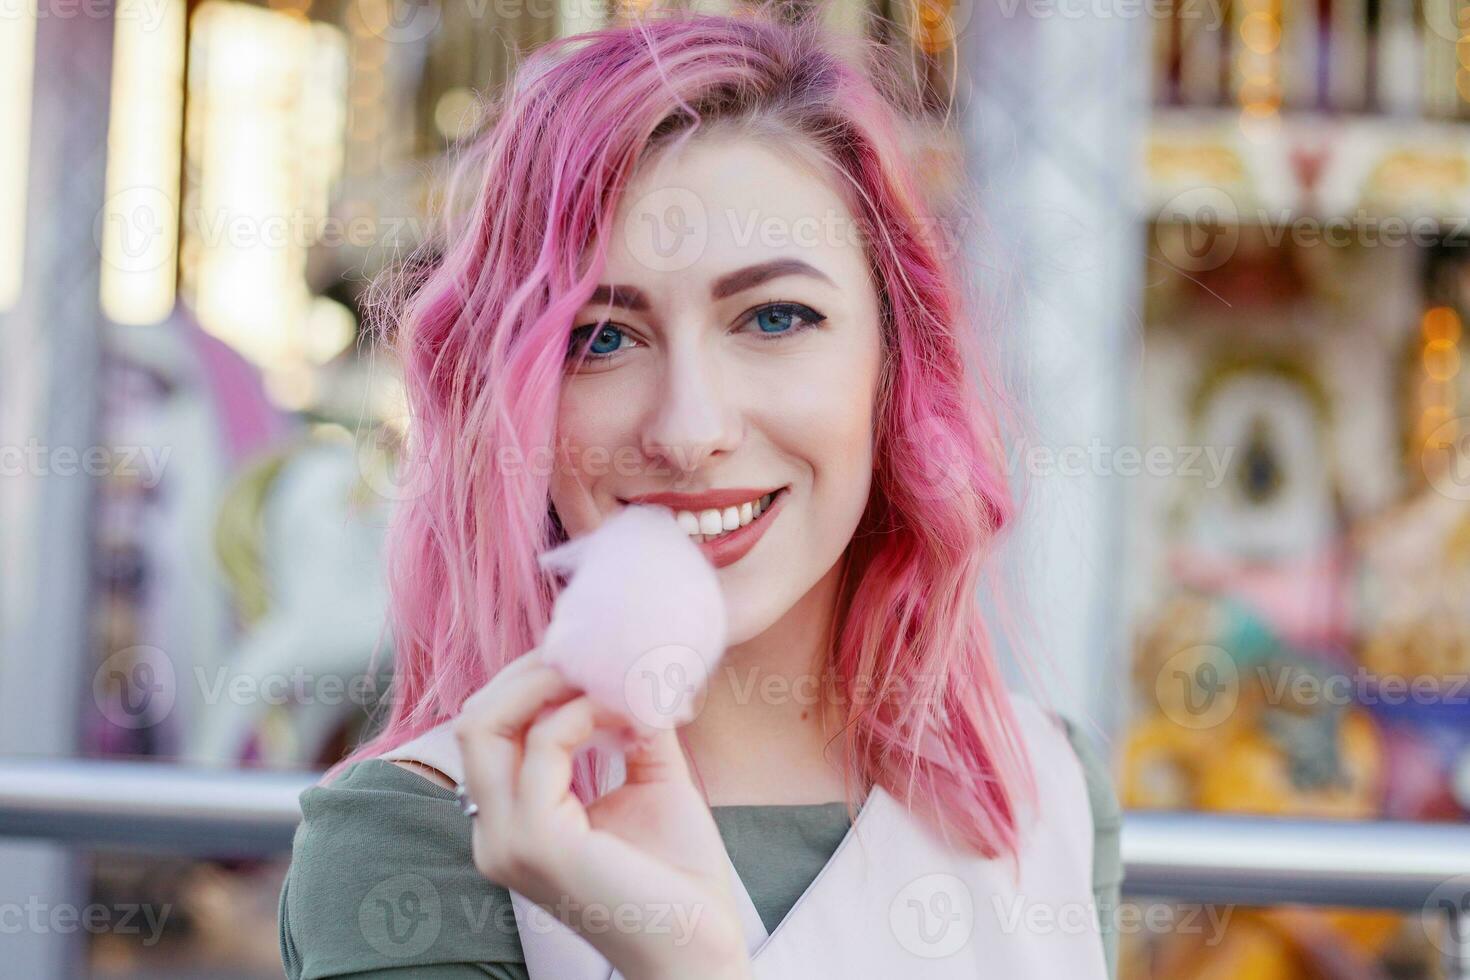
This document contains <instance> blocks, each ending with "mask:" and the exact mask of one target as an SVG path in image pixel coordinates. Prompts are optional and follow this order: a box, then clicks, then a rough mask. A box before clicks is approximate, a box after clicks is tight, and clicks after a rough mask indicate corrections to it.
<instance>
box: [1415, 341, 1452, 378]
mask: <svg viewBox="0 0 1470 980" xmlns="http://www.w3.org/2000/svg"><path fill="white" fill-rule="evenodd" d="M1423 361H1424V373H1425V375H1427V376H1428V377H1429V378H1430V380H1432V381H1448V380H1449V379H1450V378H1453V377H1454V376H1455V375H1456V374H1459V373H1460V348H1459V347H1457V346H1455V344H1454V343H1452V342H1451V341H1448V340H1431V341H1430V342H1429V343H1427V344H1425V345H1424V355H1423Z"/></svg>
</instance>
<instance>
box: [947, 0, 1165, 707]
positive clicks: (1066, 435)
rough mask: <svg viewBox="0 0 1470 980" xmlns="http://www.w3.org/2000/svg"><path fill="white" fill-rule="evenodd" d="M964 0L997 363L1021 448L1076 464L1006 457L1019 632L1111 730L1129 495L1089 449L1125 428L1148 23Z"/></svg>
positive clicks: (966, 81)
mask: <svg viewBox="0 0 1470 980" xmlns="http://www.w3.org/2000/svg"><path fill="white" fill-rule="evenodd" d="M960 4H961V6H960V8H959V9H958V12H957V14H958V16H959V17H960V18H961V19H966V18H967V22H966V23H961V24H959V25H958V26H959V27H960V28H961V33H960V40H959V42H958V43H959V44H960V58H961V76H962V81H961V93H960V99H961V106H960V110H961V119H962V125H963V127H964V130H965V143H966V149H967V155H968V159H969V166H970V171H971V178H972V180H974V181H975V182H976V183H977V186H978V192H979V198H980V203H981V206H982V208H983V210H984V215H983V218H984V221H983V224H984V226H985V231H984V233H983V235H982V236H979V237H978V238H977V240H976V241H975V243H974V244H975V247H976V253H975V261H976V266H975V268H976V275H978V276H981V277H983V282H984V288H985V289H986V290H987V291H988V292H989V293H991V294H992V295H993V296H994V297H995V298H996V299H997V300H998V301H999V302H998V308H999V309H1000V310H1002V311H1003V313H1004V316H1005V322H1004V323H1003V324H1001V329H1002V330H1004V331H1005V333H1006V335H1007V337H1008V341H1007V346H1008V352H1009V355H1010V356H1009V358H1008V360H1009V363H1008V369H1009V370H1010V372H1011V374H1012V375H1013V378H1014V379H1015V381H1016V383H1017V384H1018V386H1019V388H1020V390H1021V393H1022V396H1023V400H1024V402H1025V405H1026V408H1027V410H1028V412H1029V413H1030V417H1031V419H1032V421H1033V424H1034V430H1035V436H1034V439H1033V440H1032V441H1031V442H1030V443H1027V444H1025V445H1022V446H1020V447H1019V448H1021V449H1022V450H1025V449H1029V448H1031V447H1037V446H1040V447H1049V448H1050V449H1051V450H1052V451H1053V452H1057V451H1060V450H1062V449H1064V448H1066V447H1076V448H1075V449H1074V450H1073V456H1074V457H1075V456H1076V455H1077V454H1079V453H1080V455H1081V457H1082V459H1083V461H1084V466H1083V467H1082V469H1083V470H1084V471H1085V472H1083V473H1081V474H1078V475H1065V474H1063V473H1061V472H1060V467H1059V466H1057V465H1055V464H1054V465H1053V466H1052V467H1051V469H1050V472H1046V471H1045V470H1046V467H1045V466H1044V465H1043V466H1038V467H1031V466H1028V463H1027V458H1028V457H1027V455H1026V454H1025V453H1024V452H1023V453H1021V454H1019V455H1018V456H1016V457H1015V458H1016V462H1017V466H1016V469H1015V471H1014V472H1015V476H1016V478H1017V479H1018V480H1021V481H1023V488H1024V487H1025V486H1026V485H1029V499H1028V500H1027V506H1026V508H1025V510H1024V511H1023V514H1022V521H1021V525H1020V526H1019V527H1018V528H1017V534H1016V537H1015V539H1014V541H1013V543H1012V547H1011V548H1010V549H1009V551H1008V554H1007V559H1008V561H1009V562H1010V563H1011V564H1010V570H1011V572H1012V573H1013V577H1015V578H1017V579H1019V581H1020V582H1021V583H1022V593H1023V595H1024V597H1025V604H1024V607H1023V608H1024V611H1025V613H1026V616H1027V617H1028V618H1029V620H1030V622H1031V623H1033V624H1034V629H1033V630H1031V636H1032V642H1034V643H1035V645H1036V646H1037V648H1039V649H1044V650H1045V651H1046V652H1047V653H1048V654H1049V655H1050V656H1051V658H1052V659H1053V661H1054V662H1055V663H1056V665H1057V667H1058V668H1059V672H1060V675H1061V678H1060V679H1061V681H1062V683H1061V684H1060V685H1055V686H1052V685H1049V687H1050V688H1051V696H1052V697H1053V698H1054V699H1055V701H1056V703H1057V705H1058V706H1059V707H1061V708H1062V709H1063V710H1067V711H1070V712H1074V713H1085V714H1086V715H1088V716H1090V717H1091V718H1092V719H1094V720H1096V721H1097V722H1098V723H1099V724H1100V725H1102V726H1104V728H1106V729H1109V730H1111V729H1113V728H1114V727H1115V726H1116V724H1117V722H1118V721H1119V720H1120V715H1121V710H1122V706H1123V705H1124V704H1126V699H1127V697H1128V681H1127V673H1128V672H1127V649H1126V638H1125V633H1124V630H1125V627H1126V624H1125V623H1124V622H1123V617H1122V612H1123V593H1124V589H1123V574H1124V569H1122V568H1121V567H1120V561H1121V557H1122V554H1123V548H1122V543H1123V535H1124V533H1125V529H1124V527H1123V518H1124V507H1123V504H1124V494H1125V493H1127V492H1128V487H1127V484H1126V482H1125V481H1124V480H1122V479H1120V478H1118V477H1110V476H1107V475H1105V474H1104V473H1103V472H1102V471H1103V470H1104V469H1105V467H1100V466H1095V465H1094V464H1093V462H1092V458H1093V456H1094V455H1095V454H1094V453H1091V452H1089V447H1090V446H1092V445H1093V444H1094V440H1095V441H1096V444H1099V445H1100V446H1102V447H1107V448H1112V447H1117V446H1119V445H1120V444H1122V443H1124V442H1126V441H1127V440H1128V439H1129V438H1130V435H1129V432H1130V426H1129V425H1128V422H1127V418H1128V400H1129V396H1130V390H1129V388H1130V384H1131V381H1130V379H1131V377H1132V375H1133V372H1134V367H1135V365H1136V363H1137V359H1138V354H1139V344H1140V333H1141V327H1142V324H1141V281H1142V272H1143V263H1144V246H1145V230H1144V226H1143V224H1142V222H1141V220H1140V218H1139V215H1138V212H1137V208H1136V206H1135V203H1134V202H1135V201H1136V200H1137V199H1138V186H1137V185H1138V184H1139V182H1140V180H1141V178H1142V174H1141V161H1142V151H1141V147H1142V140H1143V135H1144V127H1145V125H1146V123H1147V118H1148V109H1149V105H1148V101H1147V99H1148V86H1147V79H1148V65H1149V50H1148V39H1149V37H1150V34H1151V31H1152V27H1153V24H1152V22H1151V21H1150V20H1149V19H1148V18H1147V15H1146V12H1145V11H1146V9H1147V5H1141V4H1130V3H1127V2H1124V0H1118V2H1117V3H1116V8H1115V9H1113V10H1110V11H1109V10H1105V9H1102V8H1106V7H1109V6H1113V5H1112V4H1109V3H1107V2H1106V0H1105V2H1104V3H1103V4H1101V5H1098V4H1091V5H1082V4H1065V3H1063V4H1054V3H1037V4H1032V3H1026V4H1023V3H1018V2H1002V3H981V2H980V0H960ZM1038 462H1040V463H1042V464H1044V463H1045V457H1044V456H1042V457H1039V458H1038ZM1028 470H1032V472H1028ZM1012 676H1013V678H1014V677H1015V676H1016V675H1015V674H1014V673H1013V674H1012Z"/></svg>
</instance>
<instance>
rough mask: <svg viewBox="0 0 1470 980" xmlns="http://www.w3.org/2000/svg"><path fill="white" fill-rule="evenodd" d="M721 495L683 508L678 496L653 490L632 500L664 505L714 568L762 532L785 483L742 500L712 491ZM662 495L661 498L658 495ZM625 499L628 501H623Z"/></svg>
mask: <svg viewBox="0 0 1470 980" xmlns="http://www.w3.org/2000/svg"><path fill="white" fill-rule="evenodd" d="M712 495H713V496H717V497H724V498H725V499H723V500H718V499H717V500H716V501H714V502H715V503H718V504H720V506H717V507H700V508H697V509H696V508H684V507H679V506H678V504H680V503H684V501H682V500H677V499H667V498H670V497H674V498H676V496H677V495H674V494H666V495H665V494H653V495H649V497H647V498H638V499H637V500H635V501H633V502H638V503H652V504H658V505H660V506H663V507H667V508H668V509H669V510H670V511H671V512H672V513H673V515H674V519H675V520H676V521H678V524H679V527H680V529H681V530H683V531H684V533H686V534H688V535H689V538H690V540H691V541H693V542H694V543H695V544H696V545H698V546H699V550H700V551H702V552H704V555H705V557H706V558H708V559H709V560H710V562H711V563H712V564H713V565H714V566H715V567H716V568H724V567H725V566H726V565H731V564H734V563H735V562H737V561H739V560H740V559H741V558H744V557H745V555H746V554H747V553H748V552H749V551H750V549H752V548H754V547H755V545H756V542H758V541H759V540H760V539H761V536H762V535H764V534H765V533H766V528H767V527H769V526H770V525H771V523H772V522H773V521H774V520H775V519H776V515H777V514H779V513H780V511H781V509H782V506H783V505H784V504H785V502H786V498H787V497H788V496H790V488H789V487H779V488H777V489H776V490H773V491H771V492H769V493H764V494H760V493H754V494H752V496H750V497H749V498H748V499H746V500H739V498H738V497H736V498H735V499H731V497H733V496H734V494H733V492H717V493H715V494H712ZM660 497H663V498H665V499H659V498H660ZM624 502H625V503H627V502H629V501H624Z"/></svg>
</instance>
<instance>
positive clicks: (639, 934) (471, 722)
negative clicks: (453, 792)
mask: <svg viewBox="0 0 1470 980" xmlns="http://www.w3.org/2000/svg"><path fill="white" fill-rule="evenodd" d="M598 730H604V731H609V732H612V733H613V734H615V735H618V736H620V737H623V738H627V739H631V733H630V732H629V730H628V728H627V725H626V723H625V722H624V721H623V720H621V719H619V718H617V717H615V716H612V715H610V714H608V713H606V712H604V711H602V710H601V709H599V708H597V707H596V706H595V705H594V704H593V703H592V701H591V700H590V699H589V698H587V697H586V696H585V695H583V694H582V693H581V692H580V691H579V690H577V689H576V688H573V687H571V686H569V685H568V684H567V683H566V682H565V681H564V680H563V679H562V677H561V674H560V673H558V672H557V671H556V670H555V669H553V668H551V667H548V666H546V665H545V664H543V663H542V662H541V659H540V654H539V651H535V650H533V651H532V652H530V653H528V654H526V655H525V656H524V657H521V658H520V659H518V660H516V661H515V662H513V663H512V664H510V665H509V666H507V667H506V668H505V669H503V670H502V671H501V672H500V673H499V674H497V675H496V676H495V677H494V678H493V679H492V680H491V681H490V683H488V684H486V685H485V687H483V688H482V689H480V690H479V691H477V692H475V693H474V694H473V695H471V696H470V698H469V699H468V700H467V701H466V702H465V704H464V708H463V710H462V711H461V712H460V715H459V717H458V718H457V719H456V720H455V723H454V734H455V738H456V740H457V741H458V743H459V747H460V751H461V753H462V754H463V756H464V762H465V774H464V780H465V787H466V792H467V793H468V794H469V796H470V798H471V799H472V800H473V801H474V802H475V803H476V804H477V805H478V806H479V808H480V809H479V812H478V814H477V815H476V816H475V818H474V823H475V826H474V834H473V845H474V857H475V867H476V868H477V869H478V870H479V871H480V873H481V874H483V875H485V876H486V877H487V878H490V879H491V880H493V881H495V882H496V883H498V884H500V885H503V886H505V887H507V888H511V889H514V890H515V891H517V892H519V893H520V894H522V895H525V896H526V897H527V898H529V899H531V900H532V901H535V902H537V903H538V904H540V905H541V906H542V907H544V908H546V909H548V911H550V912H551V913H552V914H553V915H556V916H557V917H558V918H559V919H561V920H562V921H563V922H565V923H566V924H567V925H569V926H571V927H572V928H574V929H576V930H577V931H578V932H580V933H581V934H582V935H583V936H585V937H586V939H587V941H588V942H590V943H591V944H592V945H593V946H594V947H595V948H596V949H597V950H598V952H600V953H601V954H602V955H603V956H604V957H605V958H606V959H607V960H608V961H609V962H610V963H611V964H612V965H613V966H614V967H616V968H617V969H618V971H619V972H620V973H622V974H623V976H625V977H627V978H629V980H635V978H636V980H665V978H668V980H673V978H685V977H693V976H697V977H711V978H720V980H724V978H729V980H743V978H746V977H749V976H750V973H749V960H748V956H747V954H746V950H745V938H744V935H743V932H742V930H741V927H740V919H739V916H738V915H737V914H736V911H735V901H734V896H733V893H732V892H731V883H730V880H729V872H728V867H727V862H726V858H725V854H724V842H723V841H722V840H721V838H720V833H719V829H718V828H717V827H716V826H715V822H714V818H713V817H712V816H711V815H710V812H709V808H708V807H707V806H706V805H705V802H704V799H703V798H702V796H701V795H700V793H699V791H698V790H697V789H696V788H695V786H694V783H693V781H692V779H691V778H690V773H689V765H688V762H687V760H686V759H685V758H684V752H683V749H682V747H681V746H680V745H679V740H678V737H677V735H676V733H675V732H674V731H672V730H667V731H660V732H658V733H657V734H655V735H653V736H652V737H649V738H645V739H643V740H640V741H637V742H634V743H633V745H632V747H631V748H630V749H629V750H628V752H627V780H626V782H625V783H624V784H623V785H622V786H621V787H619V788H618V789H616V790H614V791H613V792H611V793H609V794H607V795H605V796H603V797H601V798H600V799H598V800H596V801H595V802H594V803H592V804H591V806H587V807H584V806H583V805H582V803H581V801H580V800H578V799H577V797H576V795H575V794H573V793H572V791H571V781H572V757H573V753H574V751H575V750H576V748H577V746H578V745H580V744H581V743H582V742H583V741H585V740H586V739H587V738H588V737H590V736H591V735H592V734H593V733H594V732H595V731H598ZM584 918H585V922H584ZM587 924H590V925H591V927H592V928H590V929H588V928H584V925H587Z"/></svg>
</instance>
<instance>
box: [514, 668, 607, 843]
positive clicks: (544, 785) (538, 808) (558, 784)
mask: <svg viewBox="0 0 1470 980" xmlns="http://www.w3.org/2000/svg"><path fill="white" fill-rule="evenodd" d="M596 727H597V711H596V709H595V708H594V707H593V704H592V699H591V698H588V697H586V696H585V695H583V696H582V697H578V698H573V699H572V700H570V701H568V702H567V703H566V704H563V705H562V706H560V707H559V708H556V709H554V710H552V711H549V712H547V714H546V715H545V716H543V717H542V718H540V719H538V720H537V721H536V722H534V723H533V724H532V725H531V727H530V729H528V730H527V732H526V748H525V752H524V753H523V754H522V756H521V770H520V786H519V789H518V792H517V794H516V795H517V798H518V800H519V802H520V806H521V814H522V816H523V818H529V817H532V816H533V815H534V814H537V813H542V812H544V811H545V810H546V809H548V808H550V807H554V806H556V805H557V804H559V803H560V802H561V801H562V800H563V799H565V798H566V795H567V793H568V791H569V790H570V789H571V785H572V754H573V752H574V751H575V750H576V748H577V746H578V745H579V744H581V743H582V742H583V741H585V740H586V739H588V738H589V737H591V735H592V732H593V730H594V729H595V728H596Z"/></svg>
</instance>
